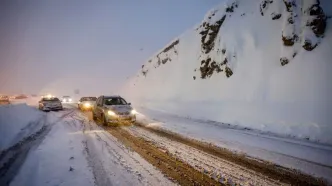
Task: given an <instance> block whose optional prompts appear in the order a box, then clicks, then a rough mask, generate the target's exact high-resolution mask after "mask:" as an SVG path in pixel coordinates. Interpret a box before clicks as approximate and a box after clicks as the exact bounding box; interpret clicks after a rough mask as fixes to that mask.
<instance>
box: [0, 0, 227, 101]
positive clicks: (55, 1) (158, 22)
mask: <svg viewBox="0 0 332 186" xmlns="http://www.w3.org/2000/svg"><path fill="white" fill-rule="evenodd" d="M221 1H222V0H97V1H94V0H2V1H1V2H0V94H1V93H4V94H14V93H15V94H16V93H27V94H32V93H37V94H38V93H46V92H51V93H54V94H58V95H60V94H61V95H72V94H73V93H74V89H76V88H78V89H80V92H81V94H82V95H86V94H109V93H112V92H113V91H114V90H116V88H117V87H118V86H121V84H123V83H124V81H125V80H126V78H127V77H128V76H132V75H134V74H136V72H137V71H138V70H139V69H140V67H141V65H142V64H143V63H144V62H145V61H146V60H147V59H148V58H149V57H150V56H151V55H153V54H154V53H156V52H157V51H158V50H160V49H161V48H163V47H164V46H165V45H166V44H167V43H169V42H170V41H171V40H172V39H174V38H175V37H177V36H179V35H180V34H182V33H183V32H184V31H186V30H187V29H190V28H192V27H193V26H194V25H196V24H197V23H200V22H201V20H202V19H203V17H204V15H205V14H206V12H207V11H208V10H210V9H211V8H213V7H214V6H216V5H218V4H219V3H220V2H221Z"/></svg>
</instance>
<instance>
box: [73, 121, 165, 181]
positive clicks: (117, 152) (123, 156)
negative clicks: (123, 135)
mask: <svg viewBox="0 0 332 186" xmlns="http://www.w3.org/2000/svg"><path fill="white" fill-rule="evenodd" d="M73 118H74V119H75V120H76V121H78V122H80V123H81V125H83V126H82V127H81V128H82V130H83V133H85V134H87V137H86V141H84V142H83V144H84V146H85V152H86V155H87V160H88V163H89V166H90V167H91V168H92V172H93V175H94V178H95V183H96V185H100V186H101V185H112V184H113V185H114V182H116V180H112V176H113V177H114V176H115V177H118V176H119V175H118V173H117V172H116V171H117V170H109V168H107V167H105V166H106V165H108V164H112V165H113V166H114V168H115V167H116V168H118V169H121V170H120V171H122V172H124V173H125V174H128V175H132V176H131V177H134V179H135V180H136V181H133V182H136V183H135V184H139V185H156V183H158V185H169V184H170V183H171V182H169V184H165V183H164V182H163V181H164V180H161V179H160V177H162V178H164V177H163V176H162V175H161V174H159V175H156V173H155V172H156V170H155V169H154V167H152V166H150V165H149V166H148V167H147V166H146V165H143V164H142V163H141V161H142V159H141V158H140V157H139V156H138V155H137V154H136V153H135V152H133V151H132V150H131V149H129V148H127V147H125V146H124V145H123V144H122V143H120V142H119V141H118V140H117V139H116V138H115V137H113V136H111V135H110V134H109V133H108V132H106V131H104V129H103V128H101V127H99V126H97V125H96V124H95V123H94V122H91V121H89V120H87V119H86V118H85V117H84V116H83V118H82V117H80V116H79V115H75V116H73ZM97 146H101V147H99V148H101V151H102V152H98V147H97ZM98 153H99V154H98ZM100 153H102V154H104V155H105V156H106V157H107V161H108V162H107V163H106V162H105V160H104V159H103V158H101V157H99V156H100ZM105 163H106V164H105ZM120 177H122V176H120ZM124 178H125V177H124ZM118 184H119V183H118ZM121 184H124V183H121ZM126 184H133V183H132V182H130V181H129V182H127V183H126Z"/></svg>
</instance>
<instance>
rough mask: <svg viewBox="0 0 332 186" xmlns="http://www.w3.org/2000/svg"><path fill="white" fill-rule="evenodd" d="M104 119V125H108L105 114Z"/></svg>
mask: <svg viewBox="0 0 332 186" xmlns="http://www.w3.org/2000/svg"><path fill="white" fill-rule="evenodd" d="M102 119H103V120H102V121H103V122H102V123H103V125H104V126H107V125H108V123H107V120H106V117H105V116H104V115H103V116H102Z"/></svg>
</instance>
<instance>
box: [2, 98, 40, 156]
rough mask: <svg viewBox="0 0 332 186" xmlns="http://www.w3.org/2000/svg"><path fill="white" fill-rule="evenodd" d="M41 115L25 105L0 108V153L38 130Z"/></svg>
mask: <svg viewBox="0 0 332 186" xmlns="http://www.w3.org/2000/svg"><path fill="white" fill-rule="evenodd" d="M43 115H44V113H42V112H40V111H39V110H37V109H36V108H32V107H30V106H27V105H26V104H15V105H5V106H0V152H1V151H2V150H5V149H7V148H9V147H11V146H13V145H15V144H16V143H17V142H19V141H21V140H23V139H24V138H25V137H28V136H29V135H31V134H34V133H35V132H37V131H38V130H40V129H41V128H42V127H43V123H41V118H42V117H43Z"/></svg>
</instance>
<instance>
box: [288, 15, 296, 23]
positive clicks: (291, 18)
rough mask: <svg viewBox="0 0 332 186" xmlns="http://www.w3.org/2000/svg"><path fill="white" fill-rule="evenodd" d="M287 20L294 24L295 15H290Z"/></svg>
mask: <svg viewBox="0 0 332 186" xmlns="http://www.w3.org/2000/svg"><path fill="white" fill-rule="evenodd" d="M287 22H288V23H289V24H294V19H293V16H290V17H289V18H288V19H287Z"/></svg>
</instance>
